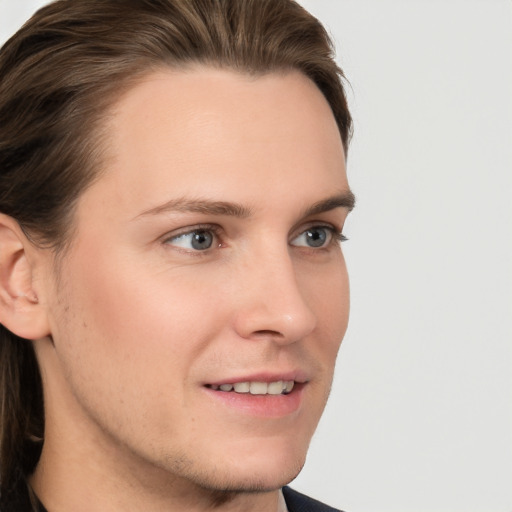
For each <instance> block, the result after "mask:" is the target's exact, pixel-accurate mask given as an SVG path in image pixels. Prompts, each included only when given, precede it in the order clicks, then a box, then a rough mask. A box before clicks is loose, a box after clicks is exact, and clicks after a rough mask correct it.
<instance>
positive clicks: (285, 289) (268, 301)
mask: <svg viewBox="0 0 512 512" xmlns="http://www.w3.org/2000/svg"><path fill="white" fill-rule="evenodd" d="M255 281H258V280H257V279H256V280H255ZM246 284H248V283H246ZM251 285H252V286H247V287H246V290H248V291H247V293H246V294H245V297H244V300H243V301H242V302H240V303H239V307H238V311H237V316H236V330H237V332H238V334H239V335H240V336H241V337H242V338H245V339H258V338H263V337H265V338H271V339H272V340H273V341H275V342H277V343H281V344H287V343H294V342H297V341H299V340H301V339H303V338H305V337H306V336H308V335H309V334H310V333H311V332H312V331H313V330H314V329H315V327H316V321H317V320H316V316H315V314H314V312H313V311H312V309H311V308H310V307H309V305H308V304H307V302H306V300H305V298H304V296H303V293H302V291H301V289H300V286H299V284H298V283H297V279H296V276H295V273H294V272H293V270H292V269H290V268H288V269H286V270H283V269H281V271H280V272H279V277H278V278H274V279H269V276H267V278H266V279H263V280H261V279H260V280H259V283H255V282H254V281H252V282H251Z"/></svg>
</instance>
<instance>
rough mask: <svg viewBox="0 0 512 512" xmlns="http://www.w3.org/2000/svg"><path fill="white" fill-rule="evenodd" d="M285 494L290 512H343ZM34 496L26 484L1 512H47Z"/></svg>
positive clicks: (287, 490)
mask: <svg viewBox="0 0 512 512" xmlns="http://www.w3.org/2000/svg"><path fill="white" fill-rule="evenodd" d="M283 496H284V499H285V501H286V506H287V507H288V512H341V511H340V510H338V509H337V508H332V507H329V506H327V505H324V504H323V503H320V502H319V501H316V500H314V499H312V498H310V497H308V496H305V495H304V494H301V493H299V492H297V491H294V490H293V489H290V488H289V487H283ZM34 498H35V500H36V502H37V503H36V505H35V508H34V507H33V506H32V504H31V502H30V497H29V492H28V489H27V487H26V486H24V492H20V493H19V494H17V495H16V497H12V498H11V499H8V500H7V502H6V503H4V502H3V500H2V505H1V508H0V512H47V510H46V509H45V508H44V506H43V505H42V504H41V502H40V501H39V500H38V499H37V497H35V496H34Z"/></svg>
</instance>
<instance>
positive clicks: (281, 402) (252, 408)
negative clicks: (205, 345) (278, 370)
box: [203, 384, 305, 418]
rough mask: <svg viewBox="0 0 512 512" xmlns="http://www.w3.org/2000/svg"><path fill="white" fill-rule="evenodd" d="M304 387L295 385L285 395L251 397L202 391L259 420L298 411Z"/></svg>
mask: <svg viewBox="0 0 512 512" xmlns="http://www.w3.org/2000/svg"><path fill="white" fill-rule="evenodd" d="M304 387H305V384H295V386H294V388H293V390H292V392H291V393H288V394H287V395H251V394H250V393H236V392H234V391H220V390H219V391H215V390H213V389H210V388H207V387H205V388H203V389H204V390H205V391H206V392H207V393H208V395H209V396H211V397H212V398H213V399H215V400H217V401H218V402H220V403H223V404H224V405H225V406H227V407H229V408H232V409H235V410H237V411H239V412H242V413H244V414H248V415H250V416H257V417H261V418H281V417H283V416H288V415H290V414H293V413H294V412H296V411H297V410H298V409H299V407H300V405H301V403H302V396H303V391H304Z"/></svg>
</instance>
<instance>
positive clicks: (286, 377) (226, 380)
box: [206, 370, 309, 386]
mask: <svg viewBox="0 0 512 512" xmlns="http://www.w3.org/2000/svg"><path fill="white" fill-rule="evenodd" d="M280 380H283V381H290V380H293V381H295V382H297V383H305V382H308V381H309V377H308V374H307V372H305V371H303V370H291V371H284V372H256V373H250V374H245V375H238V376H236V377H223V378H221V379H216V380H214V381H211V382H207V383H206V384H208V385H211V386H220V385H221V384H235V383H237V382H267V383H269V382H278V381H280Z"/></svg>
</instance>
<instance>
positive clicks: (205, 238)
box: [192, 231, 213, 250]
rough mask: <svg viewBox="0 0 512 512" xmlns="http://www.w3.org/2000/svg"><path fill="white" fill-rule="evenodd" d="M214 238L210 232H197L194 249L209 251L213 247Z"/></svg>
mask: <svg viewBox="0 0 512 512" xmlns="http://www.w3.org/2000/svg"><path fill="white" fill-rule="evenodd" d="M212 243H213V237H212V235H211V233H208V231H197V232H196V233H194V236H193V237H192V247H193V248H194V249H198V250H205V249H209V248H210V247H211V246H212Z"/></svg>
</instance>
